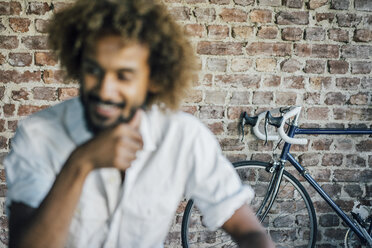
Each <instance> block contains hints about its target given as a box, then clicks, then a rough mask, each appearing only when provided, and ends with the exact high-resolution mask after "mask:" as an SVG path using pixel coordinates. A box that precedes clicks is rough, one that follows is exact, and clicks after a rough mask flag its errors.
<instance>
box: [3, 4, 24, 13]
mask: <svg viewBox="0 0 372 248" xmlns="http://www.w3.org/2000/svg"><path fill="white" fill-rule="evenodd" d="M21 11H22V6H21V4H20V3H18V2H0V15H19V14H20V13H21Z"/></svg>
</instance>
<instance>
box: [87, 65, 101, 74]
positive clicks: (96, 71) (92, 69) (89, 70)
mask: <svg viewBox="0 0 372 248" xmlns="http://www.w3.org/2000/svg"><path fill="white" fill-rule="evenodd" d="M83 71H84V73H85V74H90V75H94V76H97V77H99V76H101V75H102V70H101V69H100V68H99V67H97V66H94V65H90V64H85V65H83Z"/></svg>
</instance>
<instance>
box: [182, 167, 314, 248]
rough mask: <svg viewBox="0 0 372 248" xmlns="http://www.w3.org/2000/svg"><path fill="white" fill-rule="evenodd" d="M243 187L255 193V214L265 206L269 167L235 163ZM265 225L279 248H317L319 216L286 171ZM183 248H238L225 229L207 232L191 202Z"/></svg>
mask: <svg viewBox="0 0 372 248" xmlns="http://www.w3.org/2000/svg"><path fill="white" fill-rule="evenodd" d="M234 167H235V168H236V170H237V172H238V174H239V176H240V178H241V180H242V182H243V184H248V185H250V186H251V187H252V188H253V189H254V190H255V194H256V195H255V198H254V199H253V201H252V203H251V207H252V208H253V210H254V211H255V212H256V211H257V210H258V208H259V206H260V205H261V204H262V201H263V199H264V196H265V194H266V191H267V189H268V185H269V182H270V178H271V175H272V174H271V173H270V172H268V171H269V170H268V168H270V164H269V163H264V162H260V161H240V162H236V163H234ZM263 225H264V226H265V228H266V230H267V231H268V233H269V235H270V236H271V238H272V240H273V241H274V242H275V243H276V247H277V248H279V247H286V248H288V247H307V248H310V247H314V246H315V242H316V234H317V222H316V215H315V210H314V207H313V204H312V202H311V199H310V197H309V195H308V193H307V192H306V190H305V188H304V187H303V186H302V185H301V183H300V182H299V181H298V180H297V179H296V178H295V177H293V176H292V175H291V174H289V173H288V172H287V171H284V174H283V179H282V182H281V185H280V188H279V193H278V195H277V198H276V200H275V201H274V204H273V206H272V207H271V209H270V211H269V213H268V215H267V216H266V218H265V219H264V220H263ZM181 238H182V245H183V247H184V248H191V247H224V248H225V247H237V244H236V243H234V242H233V240H232V239H231V238H230V237H229V235H228V234H227V233H226V232H224V231H223V230H222V229H219V230H217V231H215V232H211V231H208V230H207V229H206V227H204V226H203V225H202V216H201V214H200V212H199V211H198V209H197V208H196V207H195V206H194V203H193V201H192V200H190V201H189V202H188V204H187V206H186V209H185V212H184V216H183V220H182V229H181Z"/></svg>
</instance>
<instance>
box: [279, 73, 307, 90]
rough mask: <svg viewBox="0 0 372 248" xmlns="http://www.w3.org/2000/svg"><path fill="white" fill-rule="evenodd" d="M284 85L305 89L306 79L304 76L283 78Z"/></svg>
mask: <svg viewBox="0 0 372 248" xmlns="http://www.w3.org/2000/svg"><path fill="white" fill-rule="evenodd" d="M283 85H284V86H285V87H286V88H290V89H304V88H305V81H304V77H303V76H290V77H285V78H284V79H283Z"/></svg>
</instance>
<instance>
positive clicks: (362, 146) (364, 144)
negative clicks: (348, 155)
mask: <svg viewBox="0 0 372 248" xmlns="http://www.w3.org/2000/svg"><path fill="white" fill-rule="evenodd" d="M355 147H356V150H357V151H358V152H370V151H372V140H362V141H361V142H359V143H358V144H356V145H355Z"/></svg>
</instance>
